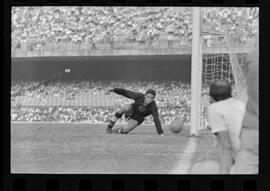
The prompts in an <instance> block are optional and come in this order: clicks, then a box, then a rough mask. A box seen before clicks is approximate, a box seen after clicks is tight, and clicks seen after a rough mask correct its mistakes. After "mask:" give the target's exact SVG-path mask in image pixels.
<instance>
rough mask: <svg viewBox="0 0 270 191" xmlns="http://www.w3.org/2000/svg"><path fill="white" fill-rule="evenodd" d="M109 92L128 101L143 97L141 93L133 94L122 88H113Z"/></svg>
mask: <svg viewBox="0 0 270 191" xmlns="http://www.w3.org/2000/svg"><path fill="white" fill-rule="evenodd" d="M109 92H114V93H116V94H119V95H122V96H124V97H127V98H130V99H134V100H135V99H137V98H139V97H141V96H143V94H142V93H139V92H133V91H130V90H126V89H122V88H114V89H111V90H109Z"/></svg>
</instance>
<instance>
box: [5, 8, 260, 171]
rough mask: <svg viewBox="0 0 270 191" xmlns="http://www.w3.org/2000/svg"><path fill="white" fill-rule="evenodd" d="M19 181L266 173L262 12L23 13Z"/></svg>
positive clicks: (18, 67)
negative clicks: (262, 156)
mask: <svg viewBox="0 0 270 191" xmlns="http://www.w3.org/2000/svg"><path fill="white" fill-rule="evenodd" d="M10 85H11V92H10V96H11V97H10V100H11V103H10V135H11V136H10V170H11V174H202V175H204V174H258V173H259V8H258V7H142V6H141V7H135V6H134V7H133V6H13V7H12V10H11V83H10Z"/></svg>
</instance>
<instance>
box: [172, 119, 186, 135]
mask: <svg viewBox="0 0 270 191" xmlns="http://www.w3.org/2000/svg"><path fill="white" fill-rule="evenodd" d="M183 127H184V122H183V121H182V120H180V119H175V120H172V122H171V124H170V130H171V132H173V133H179V132H180V131H182V129H183Z"/></svg>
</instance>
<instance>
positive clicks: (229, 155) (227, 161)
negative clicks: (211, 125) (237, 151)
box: [215, 131, 233, 174]
mask: <svg viewBox="0 0 270 191" xmlns="http://www.w3.org/2000/svg"><path fill="white" fill-rule="evenodd" d="M215 135H216V137H217V142H218V158H219V162H220V174H230V169H231V166H232V164H233V148H232V144H231V141H230V136H229V132H228V131H220V132H217V133H215Z"/></svg>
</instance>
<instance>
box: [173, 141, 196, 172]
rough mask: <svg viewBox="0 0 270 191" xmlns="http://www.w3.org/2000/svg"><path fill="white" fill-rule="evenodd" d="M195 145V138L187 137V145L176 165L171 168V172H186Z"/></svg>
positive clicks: (189, 165)
mask: <svg viewBox="0 0 270 191" xmlns="http://www.w3.org/2000/svg"><path fill="white" fill-rule="evenodd" d="M196 147H197V139H196V138H189V140H188V143H187V147H186V148H185V150H184V153H183V154H182V156H181V157H180V160H179V161H178V163H177V165H176V167H175V168H174V169H173V170H172V172H171V174H188V173H189V169H190V167H191V165H192V164H191V160H192V157H193V154H194V152H195V150H196Z"/></svg>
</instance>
